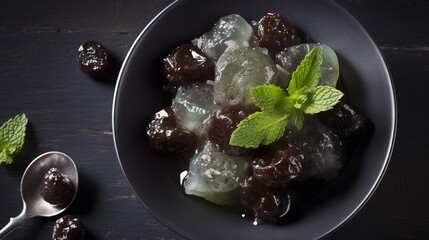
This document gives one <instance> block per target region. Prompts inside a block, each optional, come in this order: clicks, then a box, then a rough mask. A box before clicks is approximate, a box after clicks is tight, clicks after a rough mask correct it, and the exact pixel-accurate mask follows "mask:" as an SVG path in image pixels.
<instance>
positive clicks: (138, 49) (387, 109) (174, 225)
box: [113, 0, 397, 240]
mask: <svg viewBox="0 0 429 240" xmlns="http://www.w3.org/2000/svg"><path fill="white" fill-rule="evenodd" d="M267 12H277V13H279V14H281V15H283V16H284V17H286V18H287V19H288V20H289V21H290V22H292V23H293V24H295V25H296V26H297V27H298V28H299V29H301V30H302V31H303V32H304V33H305V34H306V35H308V36H309V37H310V38H311V39H314V40H315V41H317V42H321V43H324V44H327V45H328V46H330V47H331V48H333V49H334V50H335V51H336V53H337V55H338V57H339V61H340V69H341V73H342V76H343V77H344V79H345V82H346V86H347V91H348V93H349V97H350V99H351V101H352V103H353V105H354V106H355V107H356V108H357V109H358V110H359V111H360V112H361V113H362V114H363V115H365V116H367V117H368V118H369V119H370V120H371V121H372V123H373V124H374V130H373V134H372V136H371V138H370V139H369V140H368V141H366V142H365V144H364V146H363V147H362V148H361V149H360V151H359V152H358V153H356V154H354V155H353V157H352V158H351V159H350V164H349V165H347V167H346V169H345V170H344V171H343V172H342V174H341V175H340V177H339V179H338V180H337V181H336V182H335V183H334V184H332V185H331V186H330V187H329V188H328V189H326V191H324V192H323V194H322V195H321V196H320V197H319V198H318V199H317V200H316V201H315V202H314V203H313V204H311V206H310V207H309V208H307V210H306V211H305V212H304V213H303V215H302V216H301V217H300V218H299V219H298V220H296V221H294V222H291V223H289V224H284V225H274V224H263V225H260V226H253V225H252V223H251V222H250V221H249V220H248V219H244V218H242V217H241V216H239V215H238V214H236V213H233V212H230V211H226V210H222V209H219V208H218V207H215V206H213V205H212V204H210V203H208V202H204V201H199V200H197V199H195V198H190V197H189V196H186V195H185V194H184V193H183V191H182V189H181V188H180V187H179V185H178V182H179V178H178V177H177V179H175V178H172V176H171V175H169V173H168V171H167V169H166V168H165V166H164V165H163V164H162V161H161V160H160V158H161V156H160V155H158V154H157V153H155V152H153V151H152V150H151V149H150V148H149V146H148V142H147V139H146V134H145V127H146V123H147V120H148V118H149V117H150V116H151V115H153V114H154V113H155V112H157V111H158V110H160V109H161V108H162V96H161V95H162V89H161V86H162V82H163V77H162V72H161V59H163V58H164V57H165V56H166V55H167V54H168V53H169V52H170V51H171V50H172V49H173V48H175V47H176V46H177V45H179V44H181V43H185V42H189V41H190V40H192V39H193V38H195V37H198V36H200V35H201V34H203V33H204V32H206V31H208V30H209V29H211V27H212V26H213V24H214V23H215V22H216V21H217V20H218V19H219V18H220V17H222V16H225V15H228V14H231V13H238V14H240V15H241V16H243V17H244V18H245V19H247V20H248V21H250V20H258V19H259V18H260V17H262V16H263V15H264V14H265V13H267ZM396 116H397V113H396V102H395V94H394V88H393V84H392V80H391V78H390V75H389V72H388V70H387V67H386V64H385V62H384V60H383V58H382V56H381V54H380V52H379V50H378V49H377V46H376V45H375V44H374V42H373V41H372V40H371V38H370V36H369V35H368V34H367V32H366V31H365V30H364V29H363V28H362V26H361V25H360V24H359V23H358V22H357V21H356V20H355V19H354V18H353V17H352V16H351V15H350V14H349V13H347V12H346V11H345V10H344V9H343V8H341V7H340V6H339V5H338V4H337V3H335V2H334V1H329V0H326V1H321V0H314V1H313V0H270V1H266V0H205V1H201V0H178V1H175V2H174V3H173V4H171V5H170V6H168V7H167V8H166V9H164V10H163V11H162V12H161V13H160V14H159V15H157V16H156V17H155V18H154V19H153V20H152V21H151V22H150V24H149V25H148V26H147V27H146V28H145V29H144V30H143V31H142V32H141V34H140V35H139V36H138V38H137V39H136V41H135V42H134V44H133V45H132V47H131V49H130V51H129V53H128V55H127V57H126V59H125V61H124V64H123V66H122V69H121V72H120V74H119V79H118V82H117V86H116V90H115V95H114V103H113V134H114V141H115V146H116V151H117V154H118V158H119V162H120V164H121V166H122V169H123V172H124V174H125V175H126V177H127V178H128V181H129V182H130V184H131V186H132V188H133V189H134V191H135V192H136V194H137V196H138V197H139V198H140V199H141V201H142V202H143V203H144V205H145V206H146V207H147V208H148V209H149V211H150V212H151V213H152V214H153V215H154V216H155V217H157V218H158V219H159V220H160V221H161V222H162V223H164V224H165V225H166V226H168V227H170V228H171V229H173V230H174V231H176V232H178V233H179V234H181V235H183V236H185V237H188V238H191V239H247V240H251V239H316V238H320V237H323V236H326V235H328V234H329V233H330V232H332V231H333V230H335V229H336V228H338V227H339V226H341V225H342V224H343V223H345V222H346V221H347V220H348V219H349V218H350V217H351V216H353V214H355V213H356V212H357V211H358V210H359V209H360V208H361V207H362V206H363V205H364V203H365V202H366V201H367V200H368V198H369V197H370V196H371V194H372V193H373V192H374V190H375V189H376V187H377V185H378V184H379V182H380V180H381V178H382V176H383V174H384V172H385V170H386V167H387V165H388V162H389V158H390V155H391V152H392V149H393V144H394V138H395V132H396Z"/></svg>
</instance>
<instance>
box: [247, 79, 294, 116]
mask: <svg viewBox="0 0 429 240" xmlns="http://www.w3.org/2000/svg"><path fill="white" fill-rule="evenodd" d="M250 93H251V96H252V98H253V100H254V102H255V104H256V106H258V107H259V108H260V109H261V110H262V111H266V112H270V113H276V112H278V111H279V109H278V105H279V102H280V101H282V100H283V99H284V98H285V97H286V93H285V92H284V91H283V89H282V88H281V87H279V86H276V85H272V84H266V85H261V86H256V87H254V88H252V89H250Z"/></svg>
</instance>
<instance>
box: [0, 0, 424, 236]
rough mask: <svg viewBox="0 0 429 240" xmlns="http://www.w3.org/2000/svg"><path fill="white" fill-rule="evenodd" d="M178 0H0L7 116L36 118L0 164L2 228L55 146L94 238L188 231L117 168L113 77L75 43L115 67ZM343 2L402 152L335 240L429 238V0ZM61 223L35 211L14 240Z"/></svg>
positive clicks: (1, 95)
mask: <svg viewBox="0 0 429 240" xmlns="http://www.w3.org/2000/svg"><path fill="white" fill-rule="evenodd" d="M171 2H172V0H153V1H149V0H141V1H138V0H129V1H125V0H105V1H94V0H73V1H64V0H44V1H34V0H33V1H31V0H2V1H0V122H4V121H6V120H7V119H9V118H10V117H12V116H14V115H16V114H18V113H22V112H23V113H26V114H27V117H28V118H29V121H30V124H29V129H28V132H27V134H28V139H27V142H26V145H25V146H24V152H23V153H22V154H20V155H19V156H18V158H17V159H16V163H15V164H13V165H0V226H3V225H6V224H7V223H8V221H9V218H10V217H14V216H16V215H18V214H19V213H20V211H21V209H22V203H21V198H20V192H19V184H20V179H21V175H22V173H23V171H24V170H25V167H26V166H27V164H28V163H29V162H30V161H31V160H32V159H33V158H35V157H36V156H38V155H39V154H41V153H44V152H46V151H51V150H57V151H63V152H65V153H67V154H68V155H70V156H71V157H72V158H73V159H74V160H75V162H76V164H77V166H78V169H79V177H80V185H79V192H78V195H77V198H76V200H75V202H74V203H73V205H72V207H71V208H70V209H68V210H67V211H66V213H68V214H74V215H77V216H79V217H81V218H82V220H83V221H84V223H85V225H86V228H87V230H88V233H89V234H88V236H89V238H88V239H117V240H125V239H153V240H155V239H158V240H160V239H183V238H182V237H180V236H178V235H177V234H176V233H174V232H173V231H171V230H170V229H168V228H166V227H165V226H164V225H163V224H162V223H160V222H159V221H158V220H156V219H155V218H154V217H153V216H152V215H150V213H149V212H148V211H147V210H146V209H145V208H144V207H143V205H142V204H141V203H140V201H139V200H138V199H137V198H136V196H135V195H134V194H133V192H132V189H131V188H130V186H129V185H128V182H127V181H126V178H125V177H124V176H123V174H122V172H121V168H120V165H119V163H118V160H117V158H116V153H115V149H114V145H113V138H112V130H111V109H112V98H113V92H114V86H115V85H114V84H115V83H114V82H115V79H114V78H112V79H110V80H109V81H104V82H102V81H96V80H93V79H91V78H89V77H88V76H86V75H84V74H83V73H81V72H80V71H79V69H78V65H77V61H76V58H77V49H78V47H79V45H80V44H81V43H83V42H85V41H88V40H96V41H99V42H101V43H103V44H104V45H105V46H106V48H107V49H108V50H109V51H110V52H111V53H112V55H113V56H114V58H115V59H116V62H117V65H118V66H119V64H120V63H121V62H122V61H123V59H124V58H125V55H126V53H127V51H128V49H129V48H130V47H131V45H132V43H133V41H134V39H135V38H136V37H137V35H138V34H139V32H140V31H141V30H142V29H143V28H144V27H145V26H146V24H148V23H149V21H150V20H151V19H152V18H153V17H154V16H155V15H156V14H157V13H158V12H159V11H161V10H162V9H163V8H164V7H165V6H167V5H168V4H170V3H171ZM337 2H338V3H340V5H342V6H343V7H344V8H345V9H347V10H348V11H349V12H350V13H351V14H352V15H353V16H355V17H356V18H357V19H358V21H359V22H361V24H362V25H363V26H364V28H365V29H366V30H367V31H368V32H369V34H370V35H371V36H372V37H373V39H374V41H375V42H376V44H377V46H378V47H379V48H380V50H381V52H382V54H383V55H384V57H385V60H386V62H387V64H388V66H389V69H390V72H391V75H392V77H393V80H394V84H395V88H396V94H397V101H398V110H399V111H398V112H399V117H398V131H397V139H396V145H395V149H394V152H393V156H392V159H391V161H390V165H389V168H388V170H387V172H386V174H385V177H384V179H383V181H382V182H381V184H380V186H379V188H378V189H377V191H376V192H375V194H374V195H373V197H372V198H371V199H370V200H369V202H368V203H367V204H366V205H365V206H364V207H363V208H362V210H361V211H359V212H358V213H357V214H356V216H355V217H353V218H352V219H351V220H350V221H349V222H348V223H347V224H345V225H344V226H343V227H342V228H340V229H339V230H338V231H336V232H335V233H334V234H332V235H331V236H329V237H328V239H350V240H352V239H353V240H354V239H427V238H428V236H429V204H428V203H429V201H428V200H429V190H428V183H429V174H428V173H427V172H428V171H429V160H428V157H427V156H428V155H429V138H428V137H427V135H428V133H429V123H428V116H429V108H428V104H429V100H428V99H429V98H428V95H429V26H428V24H429V15H428V12H429V1H424V0H378V1H374V0H337ZM330 27H335V26H330ZM115 71H116V73H117V71H118V69H115ZM55 220H56V218H55V217H54V218H34V219H30V220H29V221H28V222H27V223H26V225H25V227H24V228H23V229H18V230H16V231H15V232H13V233H12V234H11V235H10V236H9V238H8V239H50V238H51V235H52V227H53V224H54V221H55Z"/></svg>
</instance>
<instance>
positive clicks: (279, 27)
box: [257, 13, 301, 54]
mask: <svg viewBox="0 0 429 240" xmlns="http://www.w3.org/2000/svg"><path fill="white" fill-rule="evenodd" d="M257 35H258V39H259V42H260V44H261V45H262V46H263V47H265V48H267V49H268V50H269V51H270V52H271V53H273V54H276V53H277V52H279V51H281V50H283V49H285V48H287V47H290V46H293V45H296V44H299V43H300V41H301V39H300V37H299V33H298V31H297V29H296V28H295V26H293V25H292V24H291V23H289V22H288V21H287V20H286V19H285V18H284V17H282V16H280V15H279V14H277V13H267V14H266V15H265V16H264V17H262V18H261V20H259V23H258V27H257Z"/></svg>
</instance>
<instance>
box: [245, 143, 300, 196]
mask: <svg viewBox="0 0 429 240" xmlns="http://www.w3.org/2000/svg"><path fill="white" fill-rule="evenodd" d="M271 155H272V154H266V155H265V156H264V157H259V158H255V160H254V161H253V162H252V169H253V176H254V177H255V178H256V179H258V180H259V181H260V182H261V183H263V184H265V185H268V186H276V187H280V186H286V184H287V183H288V182H289V181H290V180H292V179H294V178H296V177H297V176H298V175H299V174H300V173H301V172H302V170H303V161H304V155H303V154H302V153H301V151H300V150H298V149H296V148H292V147H289V148H286V149H284V150H280V151H277V152H276V153H275V154H274V156H271Z"/></svg>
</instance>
